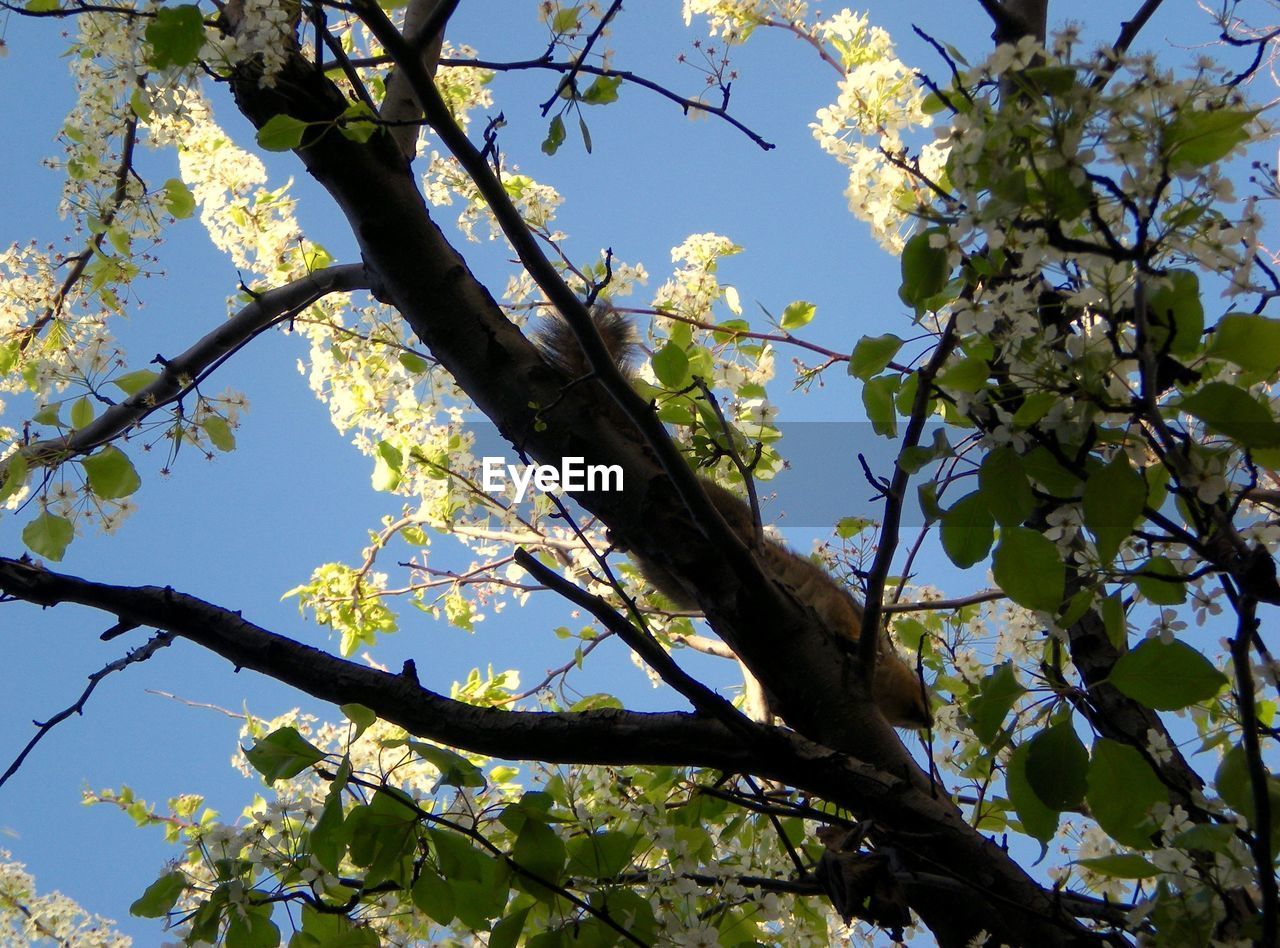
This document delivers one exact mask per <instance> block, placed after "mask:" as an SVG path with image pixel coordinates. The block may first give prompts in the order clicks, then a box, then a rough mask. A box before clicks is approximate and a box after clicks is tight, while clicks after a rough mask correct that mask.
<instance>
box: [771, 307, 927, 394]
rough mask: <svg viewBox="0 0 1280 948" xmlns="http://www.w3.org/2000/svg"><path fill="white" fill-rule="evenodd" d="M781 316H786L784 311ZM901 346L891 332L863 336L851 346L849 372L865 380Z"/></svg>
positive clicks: (874, 374) (884, 364)
mask: <svg viewBox="0 0 1280 948" xmlns="http://www.w3.org/2000/svg"><path fill="white" fill-rule="evenodd" d="M783 318H784V319H785V318H786V314H785V313H784V314H783ZM901 348H902V340H901V339H899V338H898V337H897V336H895V335H894V334H893V333H886V334H885V335H883V336H863V337H862V338H861V339H859V340H858V344H857V345H856V346H854V347H853V355H852V356H850V358H849V374H850V375H852V376H853V377H854V378H858V379H862V380H863V381H864V382H865V381H866V380H867V379H869V378H872V377H873V376H876V375H879V374H880V373H881V372H883V371H884V369H885V367H886V366H887V365H888V364H889V363H890V362H892V361H893V357H894V356H896V355H897V354H898V350H899V349H901Z"/></svg>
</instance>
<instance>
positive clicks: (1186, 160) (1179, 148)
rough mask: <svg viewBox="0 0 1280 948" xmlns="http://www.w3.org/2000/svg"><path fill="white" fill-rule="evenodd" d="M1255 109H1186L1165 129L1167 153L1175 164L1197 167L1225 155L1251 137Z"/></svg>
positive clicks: (1177, 165)
mask: <svg viewBox="0 0 1280 948" xmlns="http://www.w3.org/2000/svg"><path fill="white" fill-rule="evenodd" d="M1257 114H1258V113H1257V112H1254V111H1241V110H1236V109H1215V110H1214V111H1212V112H1207V111H1201V112H1195V111H1191V110H1190V109H1183V110H1182V111H1181V112H1179V113H1178V117H1177V118H1175V119H1174V120H1173V121H1172V122H1170V123H1169V124H1168V125H1167V126H1166V127H1165V129H1164V149H1163V150H1164V155H1165V158H1166V160H1168V162H1169V166H1170V167H1171V168H1175V169H1176V168H1184V169H1194V168H1202V167H1204V166H1205V165H1207V164H1212V163H1213V162H1215V161H1217V160H1219V159H1220V158H1225V157H1226V156H1227V155H1229V154H1230V153H1231V150H1232V149H1233V148H1235V147H1236V146H1237V145H1239V144H1241V143H1243V142H1245V141H1247V140H1248V138H1249V133H1248V132H1246V131H1245V126H1246V125H1248V124H1249V123H1250V122H1251V121H1253V117H1254V116H1255V115H1257Z"/></svg>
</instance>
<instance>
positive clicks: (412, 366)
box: [396, 352, 431, 375]
mask: <svg viewBox="0 0 1280 948" xmlns="http://www.w3.org/2000/svg"><path fill="white" fill-rule="evenodd" d="M396 358H398V359H399V360H400V364H401V365H403V366H404V368H405V371H406V372H412V373H413V374H414V375H421V374H422V373H423V372H425V371H427V369H429V368H430V367H431V364H430V363H429V362H427V360H426V359H424V358H422V356H420V355H417V354H416V353H413V352H402V353H400V355H399V356H397V357H396Z"/></svg>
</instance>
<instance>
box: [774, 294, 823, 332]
mask: <svg viewBox="0 0 1280 948" xmlns="http://www.w3.org/2000/svg"><path fill="white" fill-rule="evenodd" d="M817 311H818V307H817V306H815V305H814V304H813V303H809V302H806V301H805V300H796V301H795V302H793V303H788V304H787V308H786V309H784V310H783V311H782V328H783V329H784V330H785V331H787V332H791V331H792V330H793V329H799V328H800V327H802V326H807V325H809V323H810V322H812V321H813V317H814V314H815V313H816V312H817Z"/></svg>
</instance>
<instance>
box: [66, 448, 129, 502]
mask: <svg viewBox="0 0 1280 948" xmlns="http://www.w3.org/2000/svg"><path fill="white" fill-rule="evenodd" d="M81 463H82V464H83V465H84V473H85V478H86V480H88V482H89V489H90V490H91V491H93V493H94V495H95V496H97V497H99V498H101V499H102V500H118V499H120V498H121V497H128V496H129V495H130V494H132V493H133V492H134V491H136V490H137V489H138V488H139V487H141V486H142V480H141V478H139V477H138V472H137V471H136V470H134V467H133V462H132V461H130V460H129V457H128V455H126V454H125V453H124V452H123V451H121V450H120V449H119V448H117V447H113V446H108V447H105V448H103V449H102V450H101V451H99V452H98V453H97V454H91V455H89V457H87V458H85V459H84V460H83V461H82V462H81Z"/></svg>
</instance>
